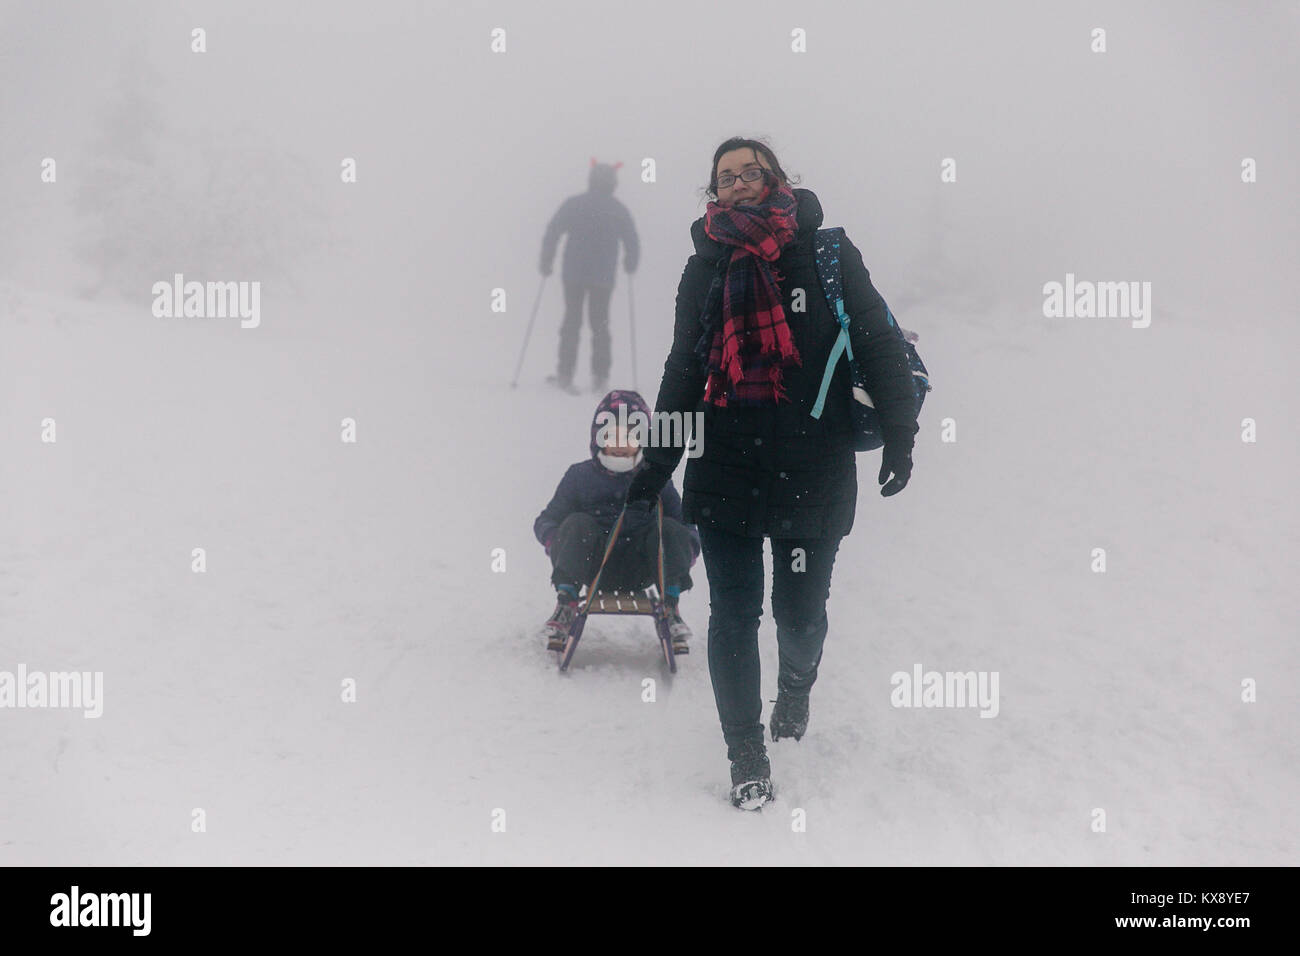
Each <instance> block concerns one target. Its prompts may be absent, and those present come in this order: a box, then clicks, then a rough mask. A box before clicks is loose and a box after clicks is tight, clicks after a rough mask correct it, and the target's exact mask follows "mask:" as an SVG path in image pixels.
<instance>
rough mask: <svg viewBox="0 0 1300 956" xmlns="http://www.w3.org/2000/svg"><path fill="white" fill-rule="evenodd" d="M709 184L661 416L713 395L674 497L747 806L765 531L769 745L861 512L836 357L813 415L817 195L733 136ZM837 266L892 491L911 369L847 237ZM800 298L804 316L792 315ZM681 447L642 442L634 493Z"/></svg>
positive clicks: (824, 332) (906, 466)
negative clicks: (696, 564)
mask: <svg viewBox="0 0 1300 956" xmlns="http://www.w3.org/2000/svg"><path fill="white" fill-rule="evenodd" d="M708 191H709V194H710V195H711V196H714V197H716V198H715V201H711V202H709V204H708V206H707V211H706V212H705V214H704V215H703V216H702V217H700V218H699V219H697V220H696V221H695V222H694V223H693V224H692V225H691V237H692V239H693V240H694V244H695V254H694V255H692V256H691V257H690V259H689V260H688V261H687V263H686V268H685V270H684V272H683V273H682V278H681V283H680V284H679V286H678V289H677V315H676V325H675V329H674V334H673V345H672V350H671V352H670V353H669V355H668V359H667V361H666V362H665V363H664V375H663V381H662V383H661V385H660V388H659V396H658V401H657V403H656V406H655V412H656V414H658V413H671V412H681V413H683V414H686V413H690V412H693V411H695V410H696V408H697V405H699V403H700V402H701V400H703V409H702V410H703V413H704V418H703V424H702V428H703V436H702V437H703V439H704V441H703V453H702V454H701V456H700V457H698V458H692V459H691V460H690V461H689V463H688V464H687V466H686V476H685V480H684V483H683V492H682V508H683V515H684V520H685V521H687V522H688V523H692V524H697V525H698V526H699V532H700V540H701V545H702V558H703V560H704V568H705V573H706V574H707V576H708V580H709V590H710V595H711V602H710V608H711V613H710V617H709V631H708V634H709V647H708V658H709V675H710V677H711V679H712V682H713V693H714V699H715V701H716V703H717V708H718V717H719V720H720V721H721V724H722V735H723V739H724V740H725V741H726V744H727V756H728V758H729V759H730V761H731V783H732V790H731V800H732V803H733V804H734V805H736V806H738V807H743V808H745V809H754V808H757V807H761V806H762V805H763V804H764V803H766V802H767V801H768V800H769V799H771V797H772V793H773V790H772V783H771V768H770V764H769V761H768V756H767V748H766V745H765V743H764V739H763V725H762V724H761V723H760V722H759V718H760V717H761V716H762V707H763V704H762V698H761V696H760V686H759V656H758V628H759V619H760V618H761V616H762V612H763V539H764V538H765V537H769V538H771V541H772V555H773V581H772V614H773V617H774V618H775V619H776V628H777V647H778V655H779V660H780V668H779V672H778V675H777V699H776V704H775V707H774V708H773V710H772V714H771V718H770V725H771V732H772V739H773V740H774V741H775V740H779V739H781V738H782V737H793V738H794V739H795V740H798V739H799V738H800V737H801V736H802V735H803V733H804V730H805V728H806V727H807V723H808V709H809V708H808V704H809V692H810V691H811V689H812V686H813V683H814V682H815V681H816V679H817V669H818V665H819V664H820V663H821V658H822V644H823V641H824V640H825V637H826V631H827V617H826V599H827V597H828V595H829V593H830V579H831V568H832V566H833V565H834V562H835V554H836V551H837V549H838V548H839V543H840V539H841V538H843V537H844V536H845V535H847V534H848V533H849V531H850V529H851V528H852V527H853V519H854V512H855V510H856V506H857V492H858V486H857V469H856V461H855V458H854V454H855V453H854V450H853V438H852V412H851V409H850V405H849V403H850V401H851V398H850V388H851V383H850V379H849V372H848V368H847V363H846V362H843V361H841V362H840V363H839V367H838V368H837V369H836V371H835V373H834V378H833V379H832V381H831V387H830V392H829V394H828V396H827V399H826V404H825V407H824V409H823V412H822V415H821V416H820V417H819V418H813V417H812V415H811V414H810V412H811V410H812V408H813V405H814V403H815V401H816V398H817V393H818V389H819V386H820V384H821V378H822V373H823V372H824V370H825V367H826V363H827V360H828V358H829V356H830V353H831V348H832V346H833V345H834V343H835V340H836V337H837V336H838V335H839V330H840V327H839V324H838V322H837V320H836V317H835V316H834V314H832V312H831V311H830V309H829V308H828V306H827V304H826V300H825V298H824V296H823V295H822V291H821V284H820V282H819V280H818V277H817V270H816V260H815V255H814V253H815V250H814V239H815V234H816V231H817V229H818V228H820V227H821V225H822V210H821V204H820V203H819V202H818V200H817V196H816V195H814V194H813V193H812V192H811V191H809V190H806V189H796V188H792V187H791V186H790V184H789V180H788V178H787V177H786V174H785V171H784V170H783V169H782V168H781V165H780V163H778V162H777V159H776V156H775V155H774V154H773V153H772V151H771V149H769V148H768V147H767V145H765V144H764V143H762V142H759V141H756V140H750V139H740V138H733V139H729V140H727V141H726V142H724V143H723V144H722V145H721V146H719V147H718V149H717V150H716V151H715V153H714V156H713V164H712V167H711V169H710V180H709V190H708ZM840 261H841V270H842V275H843V295H844V309H845V311H846V312H847V314H848V316H849V319H850V342H851V344H852V350H853V355H854V357H855V358H856V359H857V361H858V362H859V364H860V366H861V368H862V370H863V373H864V374H865V376H866V378H867V381H866V385H867V387H868V390H869V392H870V394H871V397H872V401H873V402H874V404H875V407H876V411H877V413H878V414H879V416H880V420H881V422H882V425H883V433H884V442H885V444H884V449H883V453H882V467H881V470H880V476H879V482H880V483H881V484H882V485H884V487H883V488H882V489H881V494H882V495H886V496H888V495H892V494H895V493H896V492H898V491H900V490H902V488H903V487H904V486H905V485H906V484H907V481H908V478H909V477H910V475H911V471H912V457H911V455H912V444H913V439H914V436H915V434H916V430H917V425H916V404H915V393H914V390H913V384H912V373H911V370H910V368H909V366H908V361H907V353H906V351H905V349H904V345H903V341H902V339H901V338H900V337H899V336H898V334H897V333H896V332H895V331H894V330H893V328H892V327H891V325H890V321H889V319H888V318H887V309H886V306H885V303H884V300H883V299H881V297H880V294H879V293H878V292H876V290H875V288H874V287H873V286H872V284H871V279H870V276H869V275H868V272H867V269H866V266H865V265H864V264H863V262H862V255H861V253H860V252H859V251H858V250H857V248H856V247H855V246H854V245H853V244H852V243H851V242H849V241H848V239H847V237H845V238H843V239H842V240H841V244H840ZM800 290H802V291H800ZM796 294H799V299H798V300H796V299H795V296H796ZM796 301H798V302H800V303H801V308H802V310H801V311H794V310H793V309H792V306H793V305H794V304H795V302H796ZM682 453H683V449H682V448H681V447H676V448H671V447H661V446H656V447H650V448H646V449H644V450H643V454H644V457H645V462H644V463H643V465H642V467H641V469H640V471H638V472H637V474H636V476H635V477H634V478H633V481H632V484H631V485H630V486H629V488H628V495H627V503H628V504H629V505H631V504H632V503H634V502H639V501H653V500H654V499H655V496H656V495H657V493H658V492H659V490H660V489H661V488H663V487H664V485H665V484H666V483H667V482H668V480H669V478H671V476H672V473H673V471H674V470H675V469H676V467H677V465H678V463H679V462H680V461H681V457H682ZM891 475H892V477H891ZM886 481H888V483H886Z"/></svg>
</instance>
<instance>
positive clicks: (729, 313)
mask: <svg viewBox="0 0 1300 956" xmlns="http://www.w3.org/2000/svg"><path fill="white" fill-rule="evenodd" d="M796 206H797V203H796V200H795V197H794V193H793V192H791V190H790V187H789V186H786V185H784V184H780V183H776V184H773V183H772V182H771V180H770V174H769V185H768V188H767V191H766V192H765V193H764V194H763V195H762V197H761V198H760V199H759V200H758V202H756V203H753V204H749V203H745V204H744V205H739V206H732V207H730V208H724V207H723V206H720V205H718V203H716V202H711V203H709V205H708V210H707V212H706V213H705V217H704V231H705V233H706V234H708V235H709V236H711V237H712V238H713V239H715V240H717V241H718V242H720V243H722V244H723V245H725V246H734V247H735V248H734V249H732V250H731V252H730V261H729V262H728V263H727V275H726V279H725V281H724V283H723V289H724V291H723V296H722V325H721V328H719V329H717V331H716V332H715V333H714V335H713V346H712V348H711V349H710V350H709V360H708V365H707V368H708V371H709V378H708V382H707V384H706V385H705V389H704V400H705V401H706V402H712V403H713V404H714V405H717V406H720V407H724V406H726V405H728V404H729V403H735V404H737V405H772V404H775V403H776V402H777V401H779V400H781V399H785V400H786V401H789V400H790V399H789V396H787V395H786V393H785V388H784V387H783V385H782V384H781V370H782V368H784V367H786V366H789V365H801V364H803V363H802V360H801V359H800V358H799V351H798V350H797V349H796V348H795V345H794V339H793V338H791V336H790V327H789V326H788V325H787V324H786V321H785V309H783V308H782V307H781V292H780V289H778V288H777V282H778V281H779V280H780V279H781V278H782V277H781V276H780V275H778V274H777V271H776V266H775V265H774V263H775V262H776V260H777V259H778V258H779V257H780V255H781V250H782V249H783V248H784V247H786V246H788V245H789V244H790V243H791V242H793V241H794V235H795V231H796V229H797V225H796V222H795V210H796Z"/></svg>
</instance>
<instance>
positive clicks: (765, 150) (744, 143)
mask: <svg viewBox="0 0 1300 956" xmlns="http://www.w3.org/2000/svg"><path fill="white" fill-rule="evenodd" d="M733 149H752V150H753V151H754V153H755V154H756V155H758V156H762V157H763V159H764V160H766V161H767V165H768V166H770V167H772V172H773V173H775V174H776V176H777V179H779V180H780V182H782V183H783V184H785V185H790V183H791V182H796V183H797V182H799V180H793V181H792V180H791V179H790V177H788V176H787V175H786V174H785V170H784V169H782V168H781V164H780V163H779V162H777V159H776V153H774V152H772V147H770V146H768V145H767V143H765V142H763V141H762V140H758V139H745V138H744V137H743V136H733V137H731V139H729V140H727V141H726V142H725V143H723V144H722V145H721V146H719V147H718V148H717V149H716V150H714V152H713V162H712V164H710V166H709V185H708V186H707V187H706V188H705V194H706V195H707V196H708V197H709V198H710V199H717V198H718V160H720V159H721V158H722V156H723V154H724V153H729V152H731V151H732V150H733Z"/></svg>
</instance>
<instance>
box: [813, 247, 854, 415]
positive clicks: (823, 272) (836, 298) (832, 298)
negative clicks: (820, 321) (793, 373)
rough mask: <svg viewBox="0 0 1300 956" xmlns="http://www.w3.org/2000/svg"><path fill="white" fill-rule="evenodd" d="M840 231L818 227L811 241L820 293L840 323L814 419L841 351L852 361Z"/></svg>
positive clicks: (819, 390) (827, 362)
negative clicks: (842, 284) (812, 242)
mask: <svg viewBox="0 0 1300 956" xmlns="http://www.w3.org/2000/svg"><path fill="white" fill-rule="evenodd" d="M841 232H842V230H840V229H839V228H834V229H818V230H817V237H816V239H815V241H814V246H813V247H814V249H815V250H816V260H817V278H818V279H820V280H821V284H822V293H823V294H824V295H825V296H826V304H827V305H829V306H830V309H831V312H832V313H833V314H834V315H835V319H836V321H838V322H839V324H840V334H839V336H838V337H837V338H836V339H835V345H834V347H832V348H831V354H830V356H829V357H828V358H827V359H826V371H825V372H823V373H822V384H821V387H820V388H819V389H817V401H816V402H815V403H814V404H813V407H812V411H811V412H810V413H809V414H811V415H812V417H813V418H821V417H822V408H823V406H825V404H826V394H827V392H829V391H830V387H831V378H832V376H834V374H835V363H836V362H838V361H839V360H840V354H841V353H844V352H847V353H848V356H849V361H850V362H851V361H853V346H852V344H850V342H849V317H848V315H846V314H845V312H844V292H843V289H842V288H841V282H840V235H841Z"/></svg>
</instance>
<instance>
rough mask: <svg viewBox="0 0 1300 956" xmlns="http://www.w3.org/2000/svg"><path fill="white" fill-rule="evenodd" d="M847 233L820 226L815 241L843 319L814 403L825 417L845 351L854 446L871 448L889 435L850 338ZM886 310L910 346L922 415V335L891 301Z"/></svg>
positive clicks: (817, 414) (828, 292) (826, 290)
mask: <svg viewBox="0 0 1300 956" xmlns="http://www.w3.org/2000/svg"><path fill="white" fill-rule="evenodd" d="M843 234H844V230H843V229H841V228H839V227H835V228H832V229H818V230H817V237H816V240H815V243H814V248H815V249H816V250H817V277H818V279H820V280H821V284H822V293H823V294H824V295H825V296H826V304H827V305H829V306H830V309H831V313H832V314H833V315H834V316H835V317H836V319H837V320H838V321H839V323H840V335H839V338H838V339H836V340H835V347H834V348H832V349H831V355H830V358H828V359H827V360H826V372H825V374H823V375H822V384H821V388H820V389H819V390H818V392H817V403H816V404H815V405H814V406H813V410H812V417H813V418H821V414H822V407H823V406H824V405H825V403H826V393H827V391H828V390H829V389H830V384H831V376H832V375H833V374H834V373H835V363H836V362H838V361H839V358H840V353H841V352H843V353H845V357H846V358H847V359H848V363H849V376H850V378H851V380H852V383H853V401H852V402H850V403H849V404H850V405H851V406H852V408H853V435H854V441H853V448H854V450H856V451H871V450H873V449H875V448H879V447H880V446H881V445H883V444H884V443H885V436H884V433H883V432H882V431H881V428H880V416H879V415H877V414H876V408H875V406H874V405H873V404H872V403H871V396H870V395H868V394H867V388H866V379H865V378H864V377H863V375H862V369H861V368H860V367H859V366H858V363H857V361H856V360H855V359H854V358H853V346H852V345H851V344H850V342H849V317H848V316H847V315H846V314H845V313H844V292H843V284H842V282H841V280H840V237H841V236H842V235H843ZM882 301H883V300H882ZM885 312H886V314H887V315H888V316H889V325H890V328H892V329H893V330H894V332H895V333H896V334H897V335H898V337H899V338H900V339H902V340H903V345H904V347H905V348H906V349H907V364H908V365H909V366H910V367H911V369H912V388H913V394H914V396H915V398H916V414H917V415H920V414H921V405H922V404H923V403H924V402H925V393H926V392H928V391H930V373H929V372H928V371H926V368H925V363H924V362H922V361H921V356H920V355H918V354H917V351H916V346H915V345H913V344H912V343H913V342H915V341H916V340H917V339H918V338H919V336H918V335H917V334H916V333H915V332H909V331H905V330H903V329H900V328H899V327H898V323H897V322H895V321H894V313H893V312H891V311H890V310H889V303H887V302H886V303H885Z"/></svg>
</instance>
